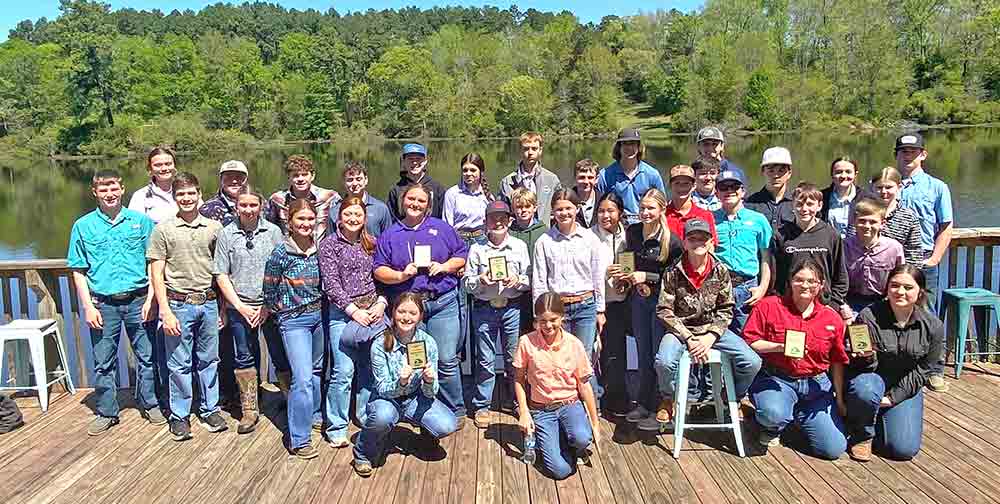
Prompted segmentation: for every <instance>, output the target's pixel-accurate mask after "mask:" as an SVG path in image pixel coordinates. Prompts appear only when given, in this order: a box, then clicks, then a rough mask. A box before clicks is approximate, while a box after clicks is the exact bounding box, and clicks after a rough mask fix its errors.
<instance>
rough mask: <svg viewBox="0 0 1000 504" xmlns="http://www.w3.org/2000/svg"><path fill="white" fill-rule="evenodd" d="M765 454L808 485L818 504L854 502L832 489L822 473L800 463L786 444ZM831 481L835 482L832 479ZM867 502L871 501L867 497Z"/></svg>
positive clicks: (769, 449)
mask: <svg viewBox="0 0 1000 504" xmlns="http://www.w3.org/2000/svg"><path fill="white" fill-rule="evenodd" d="M767 456H769V457H774V460H775V461H776V462H777V463H778V464H780V465H781V467H782V468H783V469H784V470H785V472H787V473H788V474H789V475H791V477H792V478H793V479H794V480H795V481H799V482H803V485H809V495H810V496H811V497H812V498H813V499H815V500H816V502H817V503H820V504H834V503H837V504H840V503H848V502H850V503H851V504H854V502H853V501H850V500H847V499H845V498H844V497H842V496H841V494H840V492H838V491H837V490H835V489H834V487H833V486H832V485H831V484H830V481H827V480H825V479H823V477H822V475H820V474H819V473H818V472H816V470H815V469H813V468H812V467H811V466H810V465H809V464H804V463H802V459H801V457H800V456H799V454H798V453H797V452H795V451H794V450H792V449H791V448H788V447H786V446H775V447H773V448H768V449H767ZM833 483H836V481H834V482H833ZM867 502H871V499H868V500H867Z"/></svg>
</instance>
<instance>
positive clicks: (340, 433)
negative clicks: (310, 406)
mask: <svg viewBox="0 0 1000 504" xmlns="http://www.w3.org/2000/svg"><path fill="white" fill-rule="evenodd" d="M327 319H328V320H329V322H328V323H327V324H328V325H327V327H329V332H330V379H329V381H327V385H326V437H327V439H338V438H346V437H347V425H348V424H349V423H350V421H351V413H350V409H351V383H352V382H353V381H354V380H355V379H357V389H356V390H355V392H354V416H355V417H356V418H357V419H358V423H360V424H361V425H364V424H365V412H366V411H367V409H368V400H369V398H370V397H371V393H372V369H371V348H372V342H371V341H367V342H364V343H361V344H356V343H354V342H353V341H344V340H342V339H341V338H340V336H341V335H342V334H343V333H344V327H346V326H347V324H348V323H349V322H350V321H351V317H349V316H347V313H344V311H343V310H341V309H339V308H336V307H333V306H331V307H330V308H329V309H328V311H327Z"/></svg>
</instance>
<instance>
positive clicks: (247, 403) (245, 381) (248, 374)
mask: <svg viewBox="0 0 1000 504" xmlns="http://www.w3.org/2000/svg"><path fill="white" fill-rule="evenodd" d="M236 383H238V384H239V387H240V403H241V404H242V406H243V417H242V418H240V424H239V425H238V426H237V427H236V432H238V433H240V434H249V433H251V432H253V431H254V429H256V428H257V422H258V421H259V420H260V412H258V411H257V370H256V369H254V368H250V369H237V370H236Z"/></svg>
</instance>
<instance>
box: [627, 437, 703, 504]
mask: <svg viewBox="0 0 1000 504" xmlns="http://www.w3.org/2000/svg"><path fill="white" fill-rule="evenodd" d="M656 439H658V440H659V443H657V444H652V443H650V444H643V445H642V446H643V451H645V452H646V456H647V457H648V458H649V463H650V464H651V465H652V467H653V471H654V472H656V473H657V474H659V475H660V480H661V481H662V482H663V487H664V488H666V489H667V492H669V493H670V501H671V502H677V503H698V502H701V500H700V499H699V498H698V492H697V490H696V488H695V486H694V485H693V484H692V481H698V479H699V478H698V476H699V475H697V474H695V475H693V476H695V477H694V478H691V479H690V480H689V479H688V477H687V476H685V474H684V471H683V470H682V469H681V466H680V463H679V462H678V461H677V460H674V458H673V454H672V453H671V452H670V450H671V449H672V447H673V442H674V441H673V440H674V437H673V435H672V434H666V435H658V436H656ZM702 476H704V477H705V478H707V479H708V480H711V479H712V478H711V476H709V475H707V474H703V475H702Z"/></svg>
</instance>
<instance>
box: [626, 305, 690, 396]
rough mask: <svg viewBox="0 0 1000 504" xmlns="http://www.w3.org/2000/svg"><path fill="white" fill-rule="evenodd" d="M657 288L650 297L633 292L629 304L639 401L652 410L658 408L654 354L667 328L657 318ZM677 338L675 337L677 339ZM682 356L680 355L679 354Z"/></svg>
mask: <svg viewBox="0 0 1000 504" xmlns="http://www.w3.org/2000/svg"><path fill="white" fill-rule="evenodd" d="M656 292H657V291H656V290H654V291H653V294H651V295H650V296H649V297H642V296H640V295H639V294H637V293H635V292H633V293H632V295H631V297H630V299H629V304H630V305H631V306H632V334H633V335H634V336H635V343H636V347H637V352H638V357H639V397H638V398H637V399H638V402H639V404H641V405H642V406H644V407H645V408H646V409H648V410H650V411H652V410H653V409H655V408H656V373H655V372H654V370H653V356H654V355H656V353H657V348H658V347H659V345H660V344H661V340H662V339H664V338H663V333H664V332H665V331H666V329H665V328H664V327H663V324H662V323H660V320H659V319H658V318H656V303H657V301H658V298H657V296H656ZM676 339H677V338H674V340H676ZM678 358H680V356H678Z"/></svg>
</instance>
